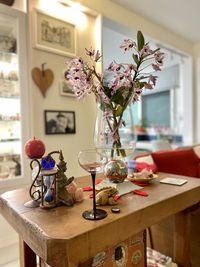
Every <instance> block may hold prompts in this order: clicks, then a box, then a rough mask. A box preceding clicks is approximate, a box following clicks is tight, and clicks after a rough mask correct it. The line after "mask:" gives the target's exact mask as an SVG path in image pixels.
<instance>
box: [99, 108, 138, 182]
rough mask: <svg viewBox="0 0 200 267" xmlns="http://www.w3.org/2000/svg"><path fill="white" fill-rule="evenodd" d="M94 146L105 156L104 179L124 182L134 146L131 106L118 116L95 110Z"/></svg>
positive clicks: (134, 136)
mask: <svg viewBox="0 0 200 267" xmlns="http://www.w3.org/2000/svg"><path fill="white" fill-rule="evenodd" d="M94 144H95V147H96V148H97V149H99V150H101V151H102V152H103V153H104V154H106V156H107V159H108V163H107V164H106V165H105V168H104V174H105V175H106V177H107V178H109V179H110V181H112V182H122V181H124V179H125V178H126V176H127V174H128V170H127V164H126V161H127V160H128V158H129V157H131V154H133V152H134V149H135V144H136V135H135V131H134V122H133V112H132V108H131V105H128V106H127V108H126V109H125V110H124V111H123V112H120V113H119V114H118V113H117V112H115V113H114V114H113V113H110V112H108V111H107V110H102V109H101V108H98V109H97V115H96V124H95V131H94Z"/></svg>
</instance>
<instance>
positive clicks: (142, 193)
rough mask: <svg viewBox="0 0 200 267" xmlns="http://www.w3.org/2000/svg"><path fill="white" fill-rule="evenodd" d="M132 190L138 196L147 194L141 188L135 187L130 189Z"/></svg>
mask: <svg viewBox="0 0 200 267" xmlns="http://www.w3.org/2000/svg"><path fill="white" fill-rule="evenodd" d="M132 192H133V193H134V194H136V195H140V196H143V197H147V196H148V194H147V192H145V191H143V190H137V189H135V190H132Z"/></svg>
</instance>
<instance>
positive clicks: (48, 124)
mask: <svg viewBox="0 0 200 267" xmlns="http://www.w3.org/2000/svg"><path fill="white" fill-rule="evenodd" d="M44 121H45V134H47V135H53V134H75V133H76V120H75V112H74V111H68V110H45V111H44Z"/></svg>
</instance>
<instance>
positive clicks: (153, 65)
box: [152, 64, 161, 71]
mask: <svg viewBox="0 0 200 267" xmlns="http://www.w3.org/2000/svg"><path fill="white" fill-rule="evenodd" d="M152 67H153V69H154V70H155V71H158V70H161V68H160V66H159V65H158V64H152Z"/></svg>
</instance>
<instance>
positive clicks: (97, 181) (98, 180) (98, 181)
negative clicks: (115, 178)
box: [95, 178, 103, 185]
mask: <svg viewBox="0 0 200 267" xmlns="http://www.w3.org/2000/svg"><path fill="white" fill-rule="evenodd" d="M102 181H103V179H102V178H98V179H96V182H95V184H96V185H97V184H100V183H101V182H102Z"/></svg>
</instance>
